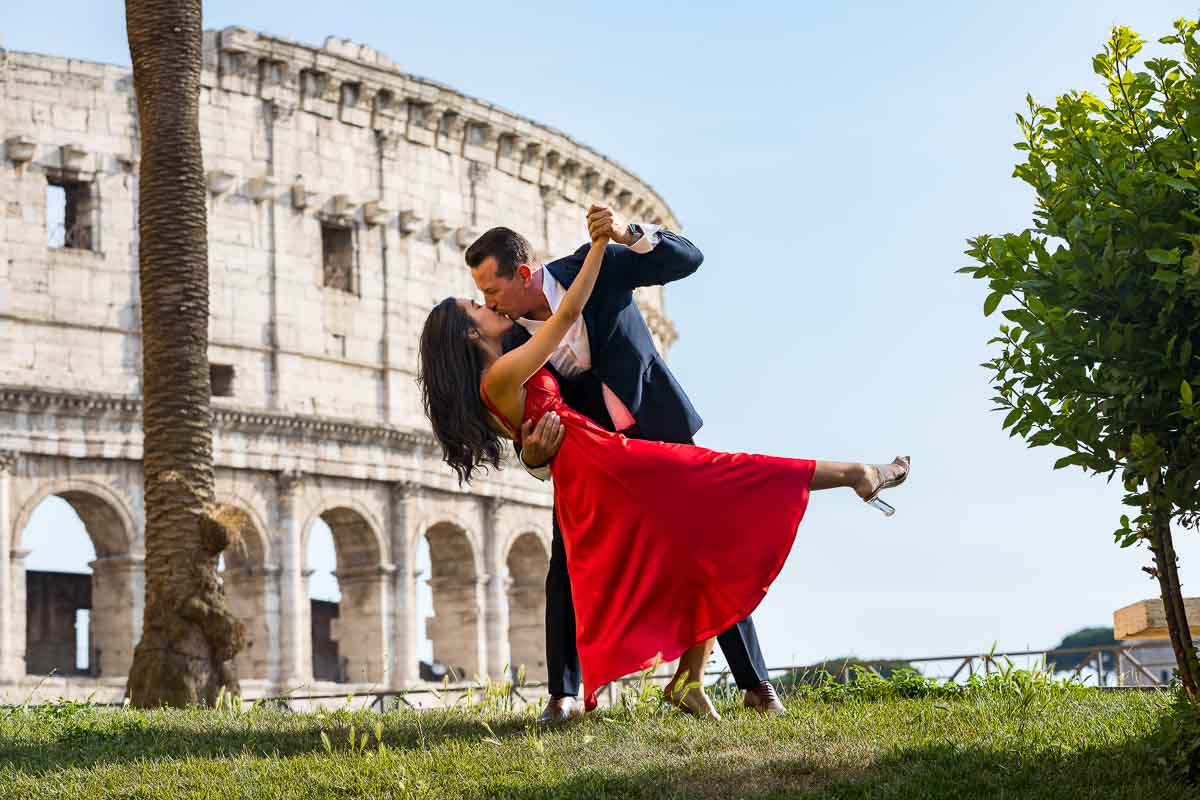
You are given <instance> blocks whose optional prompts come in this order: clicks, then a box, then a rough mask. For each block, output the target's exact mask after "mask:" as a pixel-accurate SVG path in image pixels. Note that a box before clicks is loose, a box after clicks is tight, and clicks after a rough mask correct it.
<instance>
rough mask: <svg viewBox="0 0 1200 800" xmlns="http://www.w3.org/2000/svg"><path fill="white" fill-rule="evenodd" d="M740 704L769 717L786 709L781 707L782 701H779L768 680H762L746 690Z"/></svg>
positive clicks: (777, 714)
mask: <svg viewBox="0 0 1200 800" xmlns="http://www.w3.org/2000/svg"><path fill="white" fill-rule="evenodd" d="M742 705H744V706H745V707H746V708H753V709H754V710H755V711H757V712H758V713H760V714H766V715H767V716H769V717H777V716H779V715H780V714H783V713H785V712H786V711H787V709H786V708H784V707H783V703H781V702H780V701H779V695H778V694H776V693H775V687H774V686H772V685H771V682H770V681H763V682H762V683H760V684H759V685H758V686H755V687H754V688H753V689H749V690H747V691H746V699H745V700H743V701H742Z"/></svg>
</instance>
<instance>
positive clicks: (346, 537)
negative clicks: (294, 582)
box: [300, 498, 389, 570]
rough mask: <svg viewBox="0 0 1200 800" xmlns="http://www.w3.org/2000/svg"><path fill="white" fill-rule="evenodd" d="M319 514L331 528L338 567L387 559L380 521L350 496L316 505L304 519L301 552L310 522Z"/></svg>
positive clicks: (311, 523)
mask: <svg viewBox="0 0 1200 800" xmlns="http://www.w3.org/2000/svg"><path fill="white" fill-rule="evenodd" d="M318 518H320V519H322V520H324V521H325V524H326V525H328V526H329V530H331V531H333V546H334V549H335V550H336V551H337V561H338V569H339V570H342V569H349V568H351V567H359V566H365V565H372V566H377V565H384V564H387V563H389V562H388V560H387V552H388V548H387V543H386V542H385V540H384V537H383V524H382V523H381V522H380V520H379V517H378V516H376V515H375V514H374V513H373V512H372V511H371V510H370V509H368V508H367V507H366V506H364V505H363V504H362V503H360V502H358V501H357V500H354V499H352V498H337V499H335V500H327V501H325V502H323V503H319V504H318V505H317V507H316V510H315V511H313V512H312V513H311V514H310V515H309V517H308V520H307V521H306V522H305V523H304V530H303V533H302V536H301V541H300V547H301V552H305V551H307V549H308V537H309V535H310V534H311V533H312V526H313V522H315V521H316V520H317V519H318Z"/></svg>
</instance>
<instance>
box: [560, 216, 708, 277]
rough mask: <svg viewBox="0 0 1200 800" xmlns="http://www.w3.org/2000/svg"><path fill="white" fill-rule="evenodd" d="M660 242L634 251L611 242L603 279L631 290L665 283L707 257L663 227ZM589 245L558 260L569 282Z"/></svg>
mask: <svg viewBox="0 0 1200 800" xmlns="http://www.w3.org/2000/svg"><path fill="white" fill-rule="evenodd" d="M657 236H658V237H659V240H658V244H657V245H655V247H654V249H653V250H651V251H650V252H649V253H635V252H634V251H633V250H630V249H629V248H628V247H624V246H622V245H618V244H610V245H609V246H608V248H607V249H606V250H605V251H604V266H603V267H601V268H600V282H601V283H604V284H605V285H607V286H610V287H619V288H621V289H626V290H630V291H632V290H633V289H636V288H638V287H639V286H662V285H664V284H667V283H670V282H671V281H677V280H680V279H681V278H686V277H687V276H688V275H691V274H692V273H693V272H695V271H696V270H697V269H699V268H700V264H701V263H703V261H704V254H703V253H701V252H700V248H698V247H696V245H694V244H692V243H691V242H689V241H688V240H687V239H685V238H683V237H682V236H680V235H679V234H677V233H671V232H670V231H665V230H660V231H658V233H657ZM588 247H589V245H586V244H585V245H583V246H582V247H580V248H579V249H578V250H576V251H575V252H574V253H573V254H571V255H569V256H567V257H566V258H564V259H561V260H560V261H558V262H556V263H557V264H558V265H559V266H558V269H560V270H561V272H562V275H563V277H565V278H567V281H565V282H564V284H563V285H570V282H571V281H574V280H575V276H576V275H578V274H579V268H580V267H581V266H583V257H584V256H585V255H587V251H588Z"/></svg>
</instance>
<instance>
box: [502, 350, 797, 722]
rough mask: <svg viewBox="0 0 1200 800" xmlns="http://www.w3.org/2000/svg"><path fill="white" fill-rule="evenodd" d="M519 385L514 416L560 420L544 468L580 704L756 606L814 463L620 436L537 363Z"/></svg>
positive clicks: (783, 553)
mask: <svg viewBox="0 0 1200 800" xmlns="http://www.w3.org/2000/svg"><path fill="white" fill-rule="evenodd" d="M480 391H481V394H482V396H483V400H484V402H485V403H486V404H487V405H488V407H489V408H490V409H491V410H492V412H493V413H494V414H495V415H496V416H497V417H498V418H499V419H500V420H501V421H502V422H504V423H505V424H506V425H510V424H511V423H510V422H509V420H507V419H506V418H505V416H504V415H503V414H502V413H500V411H499V410H497V409H496V407H495V405H493V404H492V402H491V400H490V399H489V398H488V397H487V394H486V393H485V392H483V391H482V386H481V389H480ZM525 392H526V394H525V414H524V418H523V419H522V422H524V420H527V419H533V420H537V419H539V418H541V416H542V415H543V414H545V413H546V412H547V411H556V412H558V415H559V417H560V418H561V419H562V422H563V428H564V429H565V436H564V438H563V443H562V447H561V448H560V449H559V451H558V454H557V455H556V456H555V457H554V461H553V462H551V465H550V471H551V474H552V475H553V476H554V504H555V508H556V509H557V511H558V523H559V527H560V528H561V529H562V535H563V544H564V545H565V547H566V553H567V572H568V574H569V575H570V577H571V594H572V596H573V597H574V601H575V633H576V640H577V643H578V647H579V663H580V667H581V668H582V671H583V685H584V691H585V692H586V695H585V704H586V707H587V709H588V710H589V711H590V710H591V709H593V708H595V707H596V692H597V691H598V690H599V689H600V687H601V686H603V685H604V684H606V683H608V682H610V681H613V680H615V679H617V678H620V677H622V676H624V675H628V674H629V673H631V672H638V671H641V670H644V669H648V668H650V667H652V666H654V664H655V662H666V661H673V660H674V659H676V658H678V657H679V656H680V655H682V654H683V652H684V651H685V650H687V649H688V648H689V647H691V646H693V645H695V644H698V643H699V642H702V641H704V640H705V639H708V638H710V637H713V636H716V635H717V634H720V633H723V632H724V631H726V630H728V629H729V628H730V627H732V626H733V625H734V624H736V623H737V622H739V621H740V620H742V619H743V618H745V617H747V616H749V615H750V612H752V611H753V610H754V609H755V608H756V607H757V606H758V604H759V603H760V602H762V599H763V597H764V596H765V595H766V592H767V587H768V586H769V585H770V584H771V582H772V581H774V580H775V577H776V576H777V575H779V571H780V570H781V569H782V568H783V563H784V561H785V560H787V556H788V553H789V552H790V551H791V549H792V543H793V541H794V540H795V538H796V528H797V526H799V524H800V520H801V519H803V517H804V510H805V508H806V507H807V506H808V492H809V484H810V483H812V477H813V470H814V469H815V467H816V464H815V462H813V461H809V460H803V459H793V458H777V457H775V456H764V455H751V454H747V453H718V452H716V451H714V450H708V449H706V448H703V447H696V446H694V445H684V444H668V443H665V442H651V441H645V440H641V439H629V438H626V437H625V436H622V435H621V434H619V433H613V432H611V431H607V430H605V429H604V428H601V427H600V426H599V425H597V424H596V423H595V422H593V421H592V420H590V419H588V418H587V417H585V416H584V415H583V414H580V413H579V412H577V411H575V410H573V409H571V408H570V407H569V406H568V405H567V404H566V403H564V402H563V399H562V396H561V395H560V394H559V390H558V382H557V381H556V380H555V379H554V376H553V375H552V374H551V373H550V372H549V370H546V369H545V368H543V369H540V370H538V371H537V372H536V373H534V375H533V377H531V378H530V379H529V380H528V382H526V384H525ZM514 433H515V432H514Z"/></svg>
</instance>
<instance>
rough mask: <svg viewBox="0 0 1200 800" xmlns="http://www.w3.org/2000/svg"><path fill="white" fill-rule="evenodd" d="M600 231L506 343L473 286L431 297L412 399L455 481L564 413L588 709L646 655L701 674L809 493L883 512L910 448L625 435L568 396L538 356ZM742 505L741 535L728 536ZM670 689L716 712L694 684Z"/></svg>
mask: <svg viewBox="0 0 1200 800" xmlns="http://www.w3.org/2000/svg"><path fill="white" fill-rule="evenodd" d="M607 244H608V240H607V239H598V240H596V241H594V242H592V246H591V249H590V251H589V252H588V254H587V257H586V258H585V260H584V264H583V267H582V269H581V270H580V272H579V275H578V277H576V279H575V281H574V282H573V283H572V284H571V286H570V288H569V289H568V290H567V292H566V294H565V296H564V297H563V299H562V302H561V304H560V305H559V308H558V310H557V311H556V312H555V313H554V314H553V315H552V316H551V317H550V319H549V320H547V321H546V323H545V324H543V325H542V326H541V327H540V328H539V329H538V330H537V332H536V333H534V335H533V337H532V338H531V339H530V340H529V341H528V342H526V343H525V344H523V345H521V346H520V347H517V348H515V349H513V350H511V351H509V352H508V353H504V352H503V350H502V345H501V340H502V338H503V336H504V334H505V333H506V332H507V331H508V329H509V328H510V327H511V326H512V324H513V323H512V321H511V320H509V319H508V318H507V317H504V316H502V315H500V314H498V313H496V312H495V311H492V310H490V309H488V308H487V307H485V306H481V305H479V304H478V303H476V302H474V301H471V300H464V299H455V298H447V299H446V300H443V301H442V302H441V303H440V304H439V305H438V306H437V307H436V308H434V310H433V311H432V312H431V313H430V315H429V318H428V319H427V320H426V321H425V327H424V330H423V331H422V333H421V372H420V383H421V387H422V394H423V401H424V405H425V413H426V414H427V415H428V417H429V419H430V422H431V423H432V424H433V431H434V434H435V435H436V436H437V438H438V440H439V442H440V443H441V445H442V448H443V454H444V458H445V460H446V462H447V463H448V464H449V465H450V466H451V467H452V468H453V469H454V470H455V472H456V473H457V474H458V476H459V480H460V481H470V480H471V477H472V475H473V474H474V473H475V471H476V470H478V469H486V468H487V467H489V466H491V467H499V465H500V458H501V452H502V445H501V439H502V438H508V439H517V438H518V437H519V431H520V430H521V424H522V423H523V422H524V421H525V420H529V419H532V420H536V419H539V418H540V417H541V416H542V415H543V414H545V413H547V412H551V411H553V412H556V413H557V414H558V415H559V417H560V418H561V420H562V424H563V428H564V430H565V436H564V438H563V442H562V446H561V447H560V448H559V451H558V454H557V455H556V456H555V458H554V460H553V462H552V463H551V467H550V468H551V473H552V475H553V477H554V494H555V505H556V507H557V509H558V515H559V520H558V521H559V526H560V527H561V528H562V533H563V541H564V544H565V547H566V553H567V568H568V571H569V572H570V575H571V587H572V592H573V595H574V600H575V616H576V637H577V643H578V648H579V661H580V666H581V668H582V672H583V683H584V689H585V692H586V696H585V705H586V707H587V708H588V710H591V709H592V708H594V707H595V705H596V692H597V690H598V689H599V688H600V687H601V686H603V685H604V684H606V683H608V682H610V681H612V680H615V679H617V678H620V677H622V676H624V675H627V674H629V673H631V672H636V671H639V670H643V669H647V668H649V667H652V666H654V665H655V664H656V663H661V662H667V661H672V660H674V659H676V658H679V659H680V661H679V671H678V673H677V674H676V679H673V681H672V682H671V684H668V686H669V687H673V686H679V682H678V679H679V678H681V677H682V676H684V675H690V676H693V677H698V676H700V675H701V674H702V670H703V666H704V664H705V662H706V661H707V659H708V654H709V653H710V652H711V649H712V643H713V637H715V636H716V635H717V634H719V633H721V632H722V631H724V630H726V629H728V628H729V627H730V626H731V625H733V624H734V623H736V622H737V621H738V620H741V619H744V618H745V617H747V616H749V614H750V612H752V611H753V610H754V609H755V607H756V606H758V604H759V603H760V602H761V601H762V599H763V597H764V595H765V594H766V591H767V587H768V586H770V584H771V582H772V581H774V580H775V578H776V576H777V575H778V574H779V571H780V570H781V569H782V568H783V564H784V561H786V559H787V556H788V553H789V552H790V551H791V549H792V543H793V541H794V540H795V537H796V528H797V526H799V524H800V521H801V520H802V519H803V517H804V511H805V509H806V507H807V506H808V496H809V492H810V491H813V490H819V489H834V488H838V487H846V488H850V489H853V490H854V491H855V492H856V493H857V494H858V495H859V496H860V497H862V498H863V499H864V500H866V501H868V502H873V503H875V504H877V505H879V506H880V507H881V508H883V509H884V510H885V511H887V510H890V506H887V505H886V504H885V503H883V502H882V501H880V500H878V495H879V493H880V491H882V490H883V489H888V488H891V487H893V486H897V485H899V484H900V483H902V482H904V480H905V479H906V478H907V477H908V470H909V460H908V459H907V458H897V459H896V460H895V461H893V462H892V463H891V464H883V465H871V464H856V463H842V462H833V461H812V460H807V459H794V458H777V457H775V456H766V455H753V454H747V453H720V452H716V451H713V450H709V449H706V448H703V447H696V446H693V445H683V444H669V443H665V442H654V441H646V440H641V439H628V438H626V437H624V436H622V435H621V434H619V433H613V432H611V431H607V430H605V429H604V428H602V427H600V426H599V425H597V424H595V423H594V422H592V421H591V420H590V419H588V418H587V417H585V416H584V415H582V414H580V413H578V412H576V411H574V410H572V409H571V408H570V407H568V406H567V405H566V404H565V403H564V402H563V400H562V397H561V395H560V394H559V390H558V384H557V382H556V381H555V379H554V376H553V375H551V374H550V372H549V371H548V370H546V369H545V368H544V367H545V364H546V361H547V360H548V359H549V358H550V355H551V354H552V353H553V352H554V350H555V348H557V347H558V345H559V343H560V342H561V341H562V339H563V336H564V335H565V334H566V333H567V331H568V330H569V329H570V327H571V325H572V324H573V323H574V322H575V320H576V319H578V318H579V316H580V314H582V312H583V307H584V305H585V304H586V303H587V300H588V297H589V296H590V295H591V292H592V289H593V287H594V286H595V284H596V278H597V276H598V275H599V274H600V269H601V264H602V262H603V259H604V248H605V246H606V245H607ZM747 518H753V519H754V531H755V534H754V535H755V537H756V538H755V541H754V546H753V547H747V546H745V542H744V541H742V540H740V539H738V538H737V537H735V536H730V535H729V532H730V531H732V530H738V529H739V528H742V527H745V526H744V521H745V520H746V519H747ZM669 692H670V688H669V689H668V693H669ZM679 700H680V702H683V703H685V704H686V705H687V706H688V707H689V708H690V710H692V711H693V712H696V713H701V714H706V715H708V716H713V717H716V716H717V714H716V712H715V710H713V708H712V705H711V703H710V702H709V700H708V698H707V696H706V695H705V694H704V692H703V691H702V690H700V689H698V688H692V689H690V690H688V691H687V692H686V694H685V695H684V696H682V697H680V698H679Z"/></svg>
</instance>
